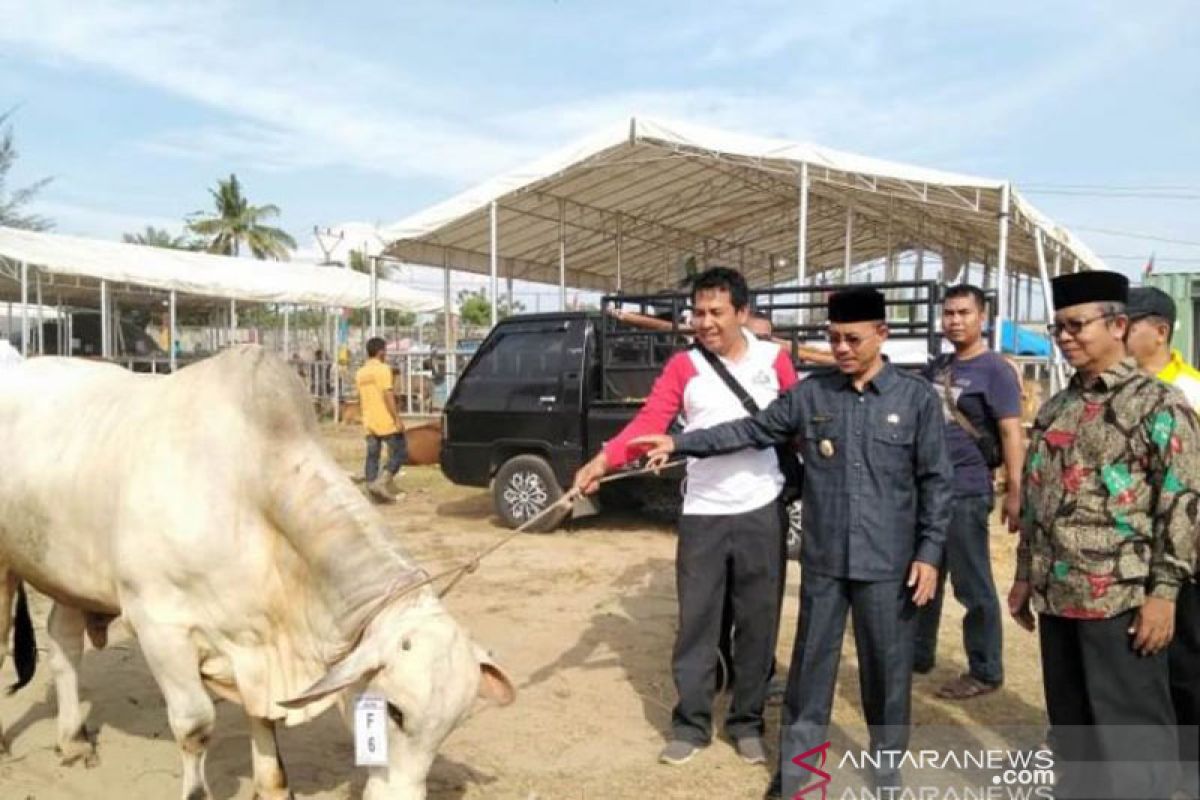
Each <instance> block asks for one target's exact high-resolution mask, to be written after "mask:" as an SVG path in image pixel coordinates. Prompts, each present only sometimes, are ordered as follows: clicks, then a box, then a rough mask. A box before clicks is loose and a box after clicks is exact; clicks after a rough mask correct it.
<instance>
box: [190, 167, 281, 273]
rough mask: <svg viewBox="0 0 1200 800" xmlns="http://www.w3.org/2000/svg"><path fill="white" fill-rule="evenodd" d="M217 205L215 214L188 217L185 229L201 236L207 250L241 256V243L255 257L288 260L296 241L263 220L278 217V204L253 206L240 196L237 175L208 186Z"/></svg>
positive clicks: (198, 213) (201, 212)
mask: <svg viewBox="0 0 1200 800" xmlns="http://www.w3.org/2000/svg"><path fill="white" fill-rule="evenodd" d="M208 191H209V194H211V195H212V197H213V201H214V203H215V205H216V213H215V214H206V213H205V212H203V211H197V212H196V213H194V214H192V215H191V216H189V217H188V223H187V226H188V230H189V231H191V232H192V233H194V234H196V235H197V236H201V237H203V238H204V240H205V242H206V244H205V248H204V249H206V250H208V252H210V253H222V254H224V255H227V256H236V255H240V254H241V251H242V246H243V245H245V246H246V247H249V248H250V252H251V253H253V254H254V257H255V258H273V259H276V260H279V261H287V259H288V251H289V250H292V249H294V248H295V247H296V240H295V239H293V238H292V237H291V236H289V235H288V234H287V233H286V232H285V231H284V230H283V229H282V228H275V227H272V226H270V225H264V224H263V221H264V220H267V219H270V218H272V217H277V216H279V206H276V205H273V204H268V205H265V206H252V205H250V203H249V202H248V201H247V200H246V198H245V196H243V195H242V185H241V183H239V182H238V179H237V175H230V176H229V180H227V181H226V180H218V181H217V188H216V189H209V190H208Z"/></svg>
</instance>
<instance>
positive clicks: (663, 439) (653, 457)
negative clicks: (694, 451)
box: [629, 433, 675, 470]
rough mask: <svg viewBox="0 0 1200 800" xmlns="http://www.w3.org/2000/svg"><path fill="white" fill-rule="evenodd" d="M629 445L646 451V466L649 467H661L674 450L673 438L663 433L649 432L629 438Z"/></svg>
mask: <svg viewBox="0 0 1200 800" xmlns="http://www.w3.org/2000/svg"><path fill="white" fill-rule="evenodd" d="M629 446H630V447H636V448H640V449H643V450H645V451H646V466H647V467H648V468H650V469H655V470H657V469H661V468H662V467H664V466H666V463H667V461H669V460H670V458H671V454H672V453H674V452H675V440H674V439H672V438H671V437H670V436H667V435H666V434H664V433H651V434H647V435H646V436H638V437H636V438H634V439H630V440H629Z"/></svg>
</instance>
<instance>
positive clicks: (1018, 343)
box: [1000, 319, 1051, 356]
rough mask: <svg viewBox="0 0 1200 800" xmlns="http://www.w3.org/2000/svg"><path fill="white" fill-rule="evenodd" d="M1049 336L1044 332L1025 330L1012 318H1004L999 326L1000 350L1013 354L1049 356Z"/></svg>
mask: <svg viewBox="0 0 1200 800" xmlns="http://www.w3.org/2000/svg"><path fill="white" fill-rule="evenodd" d="M1050 347H1051V345H1050V337H1049V336H1047V335H1046V334H1044V333H1034V332H1033V331H1029V330H1025V329H1024V328H1022V327H1021V326H1020V325H1015V324H1013V321H1012V320H1008V319H1006V320H1004V324H1003V325H1002V326H1001V328H1000V352H1001V353H1009V354H1011V355H1015V356H1049V355H1050Z"/></svg>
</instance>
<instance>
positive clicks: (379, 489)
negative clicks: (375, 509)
mask: <svg viewBox="0 0 1200 800" xmlns="http://www.w3.org/2000/svg"><path fill="white" fill-rule="evenodd" d="M367 494H369V495H371V499H372V500H374V501H375V502H377V503H394V502H396V498H395V496H394V495H393V494H392V493H391V492H389V491H388V490H387V473H386V472H381V473H379V476H378V477H376V478H375V480H373V481H371V482H370V483H368V484H367Z"/></svg>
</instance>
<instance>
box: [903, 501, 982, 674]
mask: <svg viewBox="0 0 1200 800" xmlns="http://www.w3.org/2000/svg"><path fill="white" fill-rule="evenodd" d="M991 509H992V498H991V496H990V495H971V496H955V498H954V508H953V511H952V514H951V517H950V527H949V528H948V529H947V531H946V560H945V562H944V563H943V564H942V569H941V570H939V572H938V591H937V594H936V595H935V596H934V598H933V601H932V602H931V603H928V604H926V605H925V607H924V608H922V609H921V610H920V612H919V614H918V617H919V619H918V622H917V642H916V653H915V655H914V660H913V664H914V666H915V668H916V669H917V670H919V671H921V672H927V671H928V670H929V669H931V668H932V667H933V664H934V662H935V661H936V657H937V638H938V626H939V624H940V623H941V619H942V600H943V598H944V597H945V586H946V573H950V583H951V585H952V586H953V587H954V597H955V598H956V599H957V600H958V602H959V603H961V604H962V606H963V607H964V608H965V609H966V610H967V614H966V616H965V617H963V648H964V649H965V650H966V651H967V665H968V670H969V671H970V673H971V675H972V677H974V678H976V679H977V680H980V681H983V682H984V683H990V684H999V683H1002V682H1003V681H1004V661H1003V658H1002V649H1003V639H1002V636H1003V634H1002V633H1001V616H1000V600H999V598H998V597H997V595H996V583H995V581H993V580H992V558H991V554H990V552H989V551H988V514H989V513H990V512H991Z"/></svg>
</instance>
